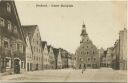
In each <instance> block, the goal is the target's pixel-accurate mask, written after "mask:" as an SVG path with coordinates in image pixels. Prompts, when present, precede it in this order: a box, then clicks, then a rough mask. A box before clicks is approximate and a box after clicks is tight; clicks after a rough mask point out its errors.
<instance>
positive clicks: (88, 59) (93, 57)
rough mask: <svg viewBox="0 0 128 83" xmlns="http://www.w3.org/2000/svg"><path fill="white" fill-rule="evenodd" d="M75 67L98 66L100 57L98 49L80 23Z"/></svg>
mask: <svg viewBox="0 0 128 83" xmlns="http://www.w3.org/2000/svg"><path fill="white" fill-rule="evenodd" d="M75 54H76V68H77V69H83V68H99V65H100V57H99V53H98V49H97V48H96V46H95V45H94V44H93V43H92V41H91V40H90V39H89V36H88V34H87V32H86V26H85V24H83V25H82V33H81V41H80V46H79V47H78V48H77V50H76V53H75Z"/></svg>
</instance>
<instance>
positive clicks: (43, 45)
mask: <svg viewBox="0 0 128 83" xmlns="http://www.w3.org/2000/svg"><path fill="white" fill-rule="evenodd" d="M41 44H42V48H43V49H44V47H45V45H47V42H46V41H42V42H41Z"/></svg>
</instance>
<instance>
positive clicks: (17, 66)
mask: <svg viewBox="0 0 128 83" xmlns="http://www.w3.org/2000/svg"><path fill="white" fill-rule="evenodd" d="M14 73H15V74H19V73H20V60H19V59H14Z"/></svg>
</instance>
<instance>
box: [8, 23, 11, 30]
mask: <svg viewBox="0 0 128 83" xmlns="http://www.w3.org/2000/svg"><path fill="white" fill-rule="evenodd" d="M8 30H9V31H11V30H12V25H11V22H10V21H8Z"/></svg>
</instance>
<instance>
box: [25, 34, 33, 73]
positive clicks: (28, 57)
mask: <svg viewBox="0 0 128 83" xmlns="http://www.w3.org/2000/svg"><path fill="white" fill-rule="evenodd" d="M25 37H26V43H27V46H26V71H32V67H33V66H32V64H33V52H32V46H31V43H30V39H29V34H25Z"/></svg>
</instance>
